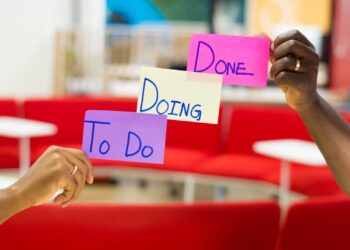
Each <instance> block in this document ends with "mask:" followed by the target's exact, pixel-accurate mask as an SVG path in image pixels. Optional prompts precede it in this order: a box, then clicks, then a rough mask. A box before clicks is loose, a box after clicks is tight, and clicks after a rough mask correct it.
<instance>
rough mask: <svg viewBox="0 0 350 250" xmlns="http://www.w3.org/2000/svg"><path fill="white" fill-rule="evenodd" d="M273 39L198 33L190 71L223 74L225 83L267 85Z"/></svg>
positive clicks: (193, 40) (193, 42)
mask: <svg viewBox="0 0 350 250" xmlns="http://www.w3.org/2000/svg"><path fill="white" fill-rule="evenodd" d="M269 53H270V40H269V39H267V38H258V37H244V36H228V35H214V34H197V35H193V36H192V37H191V41H190V45H189V53H188V62H187V70H188V71H193V72H203V73H212V74H219V75H223V83H224V84H233V85H241V86H253V87H259V88H262V87H266V83H267V73H268V62H269Z"/></svg>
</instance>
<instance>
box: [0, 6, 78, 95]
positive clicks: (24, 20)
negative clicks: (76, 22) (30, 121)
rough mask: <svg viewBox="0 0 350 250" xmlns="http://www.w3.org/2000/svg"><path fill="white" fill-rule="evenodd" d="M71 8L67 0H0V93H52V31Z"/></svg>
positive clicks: (68, 20) (67, 22) (66, 20)
mask: <svg viewBox="0 0 350 250" xmlns="http://www.w3.org/2000/svg"><path fill="white" fill-rule="evenodd" d="M71 11H72V8H71V0H0V96H1V97H4V96H15V97H19V98H20V97H27V96H43V95H49V94H51V93H52V79H53V61H54V60H53V41H54V33H55V31H56V30H57V29H65V28H70V27H71V25H72V12H71Z"/></svg>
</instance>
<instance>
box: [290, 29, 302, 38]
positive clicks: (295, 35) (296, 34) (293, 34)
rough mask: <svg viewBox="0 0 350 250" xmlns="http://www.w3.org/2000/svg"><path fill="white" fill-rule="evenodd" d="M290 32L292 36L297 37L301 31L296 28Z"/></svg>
mask: <svg viewBox="0 0 350 250" xmlns="http://www.w3.org/2000/svg"><path fill="white" fill-rule="evenodd" d="M291 33H292V36H293V37H297V38H298V37H300V36H301V32H300V31H299V30H297V29H293V30H291Z"/></svg>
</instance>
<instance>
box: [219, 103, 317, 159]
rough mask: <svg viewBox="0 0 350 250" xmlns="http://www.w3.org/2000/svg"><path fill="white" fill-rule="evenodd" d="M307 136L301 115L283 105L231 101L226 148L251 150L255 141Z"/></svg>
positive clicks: (239, 151) (229, 149)
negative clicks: (233, 102) (232, 102)
mask: <svg viewBox="0 0 350 250" xmlns="http://www.w3.org/2000/svg"><path fill="white" fill-rule="evenodd" d="M289 138H295V139H303V140H311V137H310V135H309V133H308V131H307V129H306V128H305V126H304V124H303V122H302V120H301V118H300V117H299V116H298V114H297V113H296V112H294V111H293V110H292V109H290V108H288V107H287V106H272V105H270V106H269V105H233V108H232V113H231V124H230V129H229V133H228V141H227V146H226V150H227V151H229V152H236V153H253V150H252V145H253V144H254V142H256V141H261V140H272V139H289Z"/></svg>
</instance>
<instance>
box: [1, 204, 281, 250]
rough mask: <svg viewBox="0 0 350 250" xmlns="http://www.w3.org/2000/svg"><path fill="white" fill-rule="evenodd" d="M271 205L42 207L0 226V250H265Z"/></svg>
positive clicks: (272, 236)
mask: <svg viewBox="0 0 350 250" xmlns="http://www.w3.org/2000/svg"><path fill="white" fill-rule="evenodd" d="M278 221H279V208H278V205H277V204H276V203H274V202H260V203H236V204H229V203H226V204H224V203H223V204H220V203H218V204H215V203H210V204H194V205H183V204H179V205H127V206H119V205H101V204H100V205H89V204H86V205H72V206H70V207H67V208H64V209H62V208H60V207H57V206H51V205H45V206H40V207H35V208H31V209H28V210H26V211H23V212H21V213H20V214H18V215H16V216H14V217H13V218H11V219H10V220H8V221H7V222H5V223H4V224H3V225H2V226H1V227H0V242H1V249H37V250H40V249H48V248H49V249H144V250H148V249H152V250H154V249H167V250H178V249H184V250H187V249H188V250H207V249H208V250H213V249H220V250H226V249H227V250H232V249H245V250H250V249H251V250H256V249H259V250H271V249H273V247H274V244H275V240H276V236H277V232H278Z"/></svg>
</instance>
